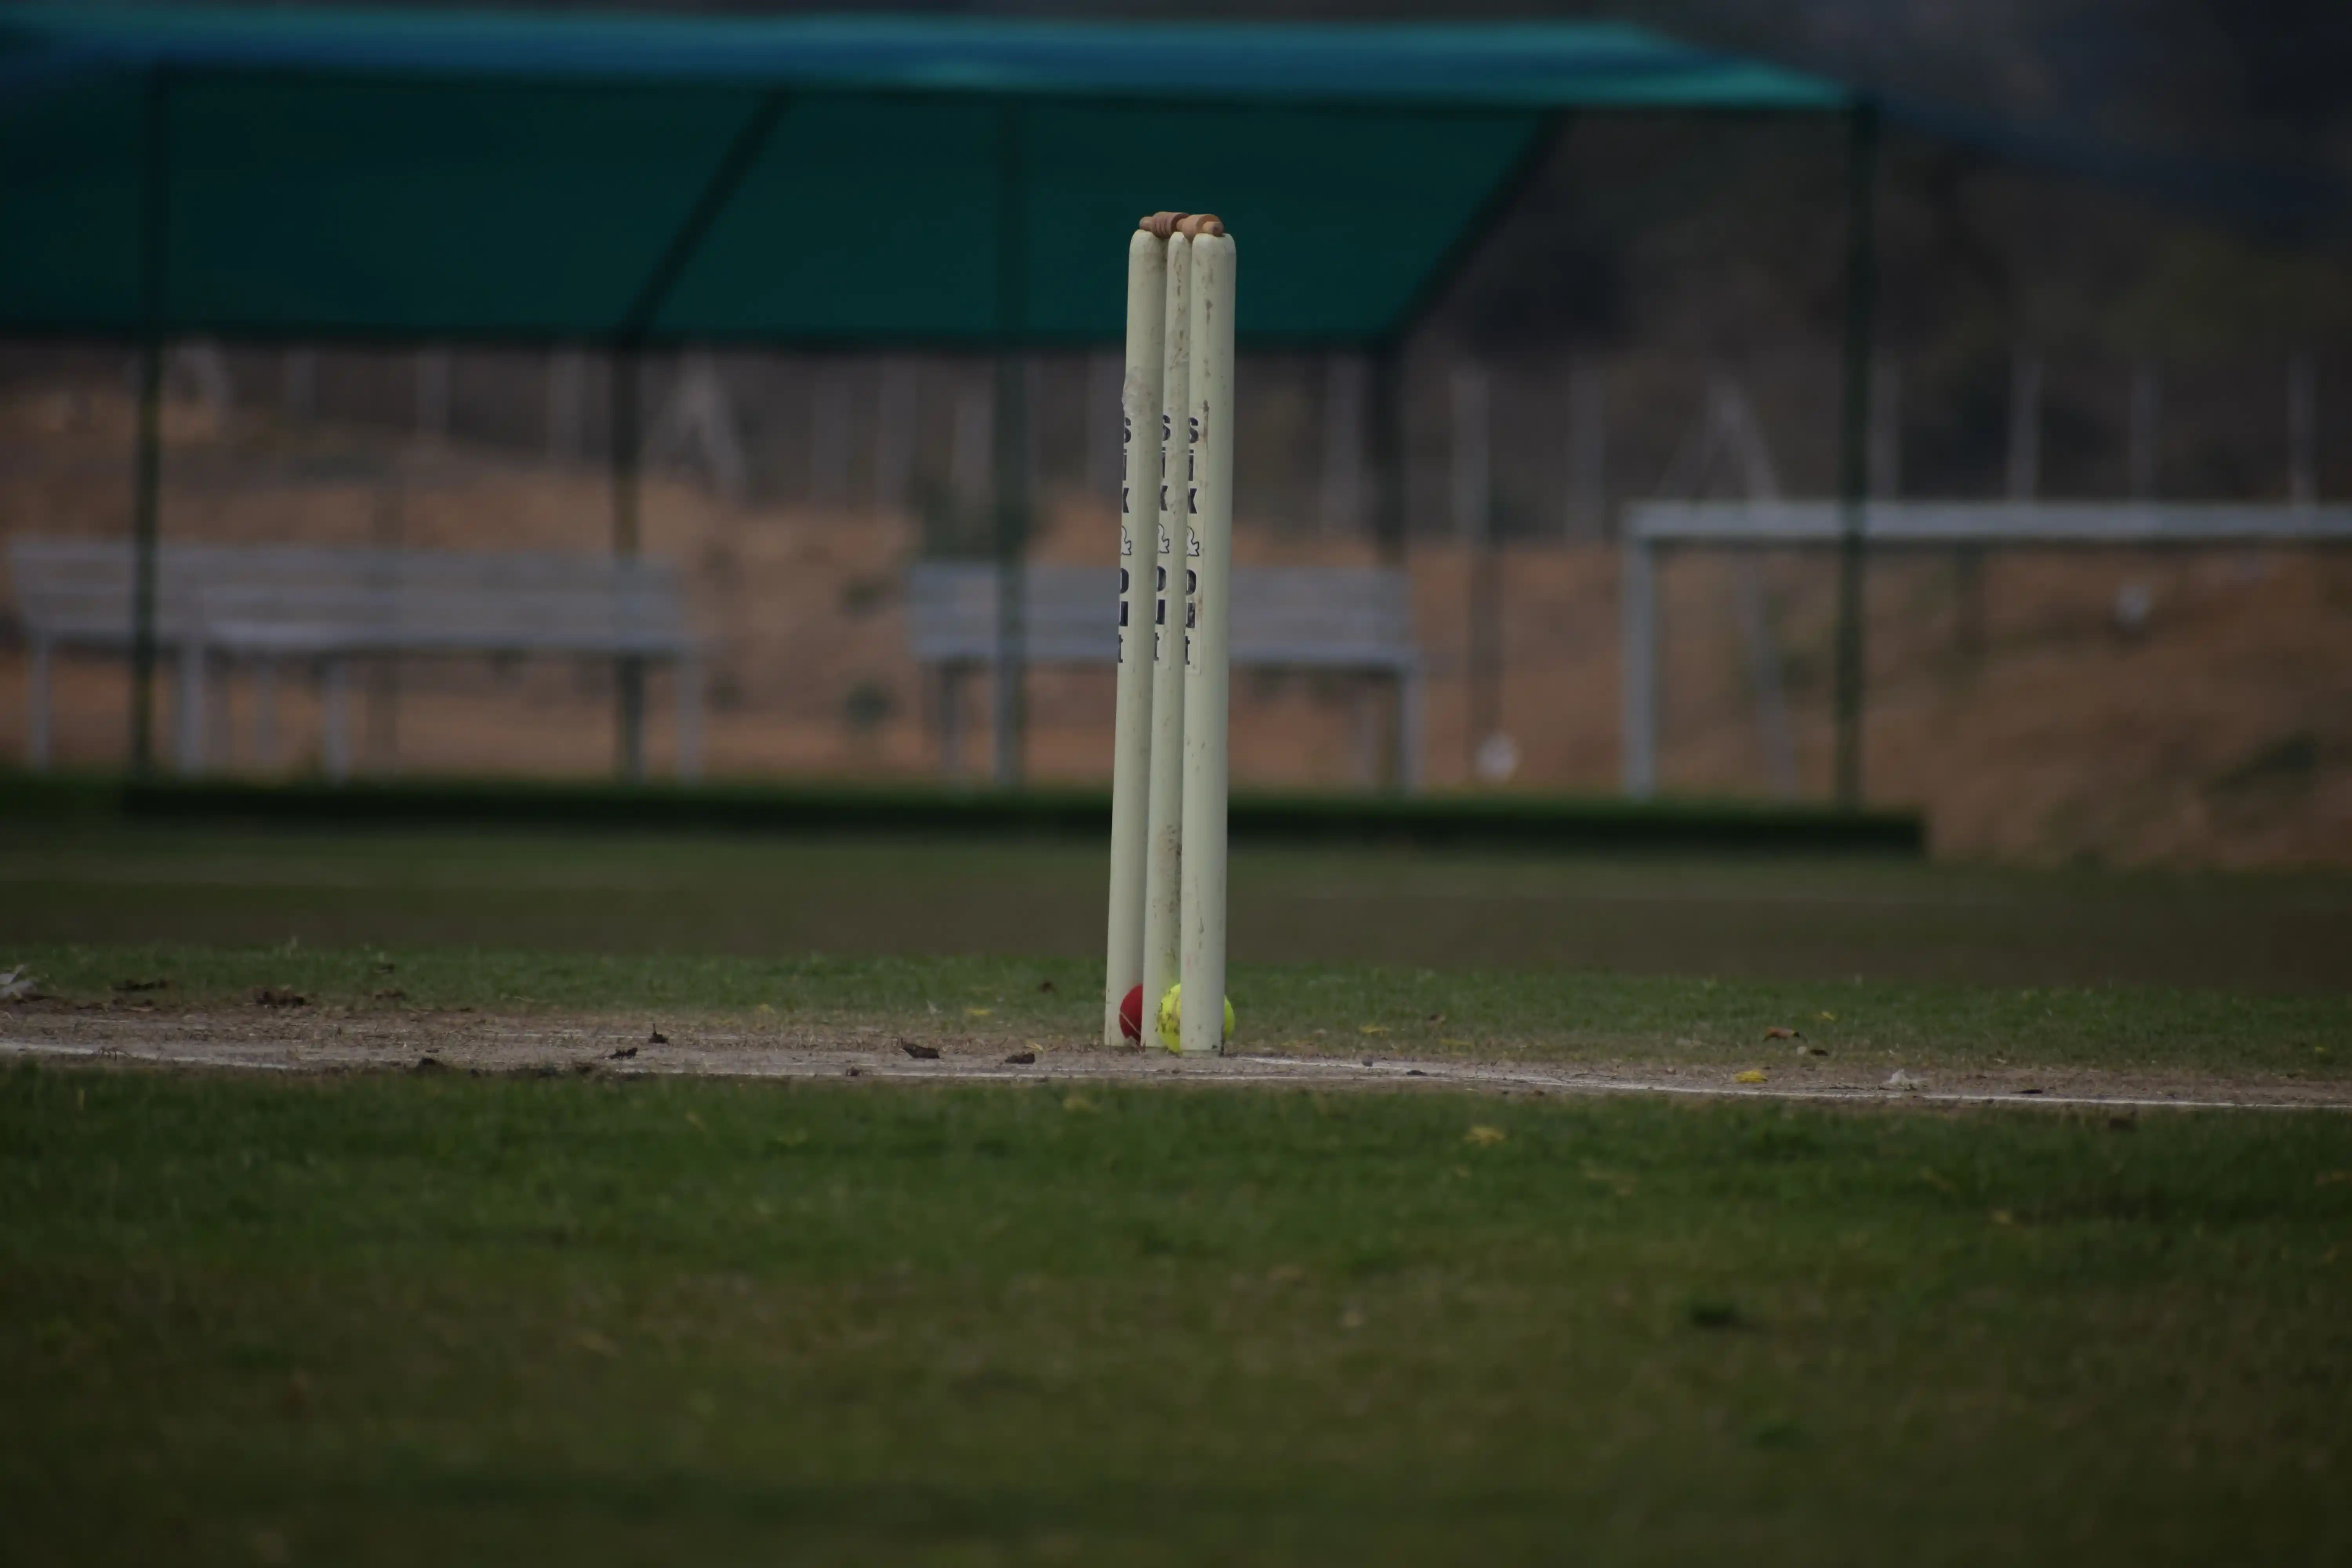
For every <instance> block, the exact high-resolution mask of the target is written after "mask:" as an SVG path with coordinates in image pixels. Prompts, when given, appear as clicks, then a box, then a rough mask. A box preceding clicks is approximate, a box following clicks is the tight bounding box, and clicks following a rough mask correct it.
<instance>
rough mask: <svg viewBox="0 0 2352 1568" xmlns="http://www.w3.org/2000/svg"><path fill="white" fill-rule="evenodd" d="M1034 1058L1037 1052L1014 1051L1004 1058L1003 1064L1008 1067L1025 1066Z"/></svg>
mask: <svg viewBox="0 0 2352 1568" xmlns="http://www.w3.org/2000/svg"><path fill="white" fill-rule="evenodd" d="M1036 1059H1037V1053H1036V1052H1034V1051H1015V1052H1013V1054H1012V1055H1011V1056H1009V1057H1007V1058H1004V1065H1005V1066H1006V1067H1009V1068H1025V1067H1027V1066H1029V1065H1030V1064H1031V1063H1032V1062H1034V1061H1035V1060H1036Z"/></svg>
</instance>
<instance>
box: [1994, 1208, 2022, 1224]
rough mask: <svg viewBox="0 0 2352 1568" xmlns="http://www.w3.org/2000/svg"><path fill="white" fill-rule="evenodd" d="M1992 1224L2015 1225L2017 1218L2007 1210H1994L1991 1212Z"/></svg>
mask: <svg viewBox="0 0 2352 1568" xmlns="http://www.w3.org/2000/svg"><path fill="white" fill-rule="evenodd" d="M1992 1222H1993V1224H1995V1225H2015V1224H2016V1223H2017V1216H2016V1215H2012V1214H2011V1213H2010V1212H2009V1211H2008V1210H2007V1209H1995V1210H1993V1211H1992Z"/></svg>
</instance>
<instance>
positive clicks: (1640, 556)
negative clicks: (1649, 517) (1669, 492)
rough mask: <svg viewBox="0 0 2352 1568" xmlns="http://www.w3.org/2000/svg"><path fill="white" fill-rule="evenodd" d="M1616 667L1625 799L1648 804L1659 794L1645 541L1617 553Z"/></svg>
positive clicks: (1650, 568) (1654, 581) (1652, 603)
mask: <svg viewBox="0 0 2352 1568" xmlns="http://www.w3.org/2000/svg"><path fill="white" fill-rule="evenodd" d="M1618 550H1619V556H1618V562H1619V570H1620V572H1621V573H1622V576H1621V578H1620V584H1621V586H1620V588H1619V591H1618V595H1617V597H1618V616H1619V621H1618V627H1617V636H1618V646H1619V650H1620V651H1619V654H1618V662H1619V665H1620V667H1621V668H1620V675H1619V679H1621V680H1622V683H1623V686H1622V691H1623V696H1622V704H1623V706H1622V718H1621V720H1620V722H1621V723H1622V726H1623V734H1622V742H1621V744H1622V747H1623V750H1624V755H1623V756H1622V759H1620V761H1621V764H1622V767H1623V769H1624V777H1625V793H1626V794H1627V795H1631V796H1632V797H1633V799H1635V800H1647V799H1649V798H1650V797H1651V796H1652V795H1655V794H1657V793H1658V557H1657V552H1656V550H1655V549H1654V547H1653V546H1651V545H1650V544H1649V543H1648V542H1646V541H1644V540H1640V539H1633V538H1628V539H1627V540H1626V541H1625V542H1624V543H1623V544H1622V545H1620V546H1619V547H1618Z"/></svg>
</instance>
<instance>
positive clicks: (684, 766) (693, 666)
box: [670, 658, 702, 784]
mask: <svg viewBox="0 0 2352 1568" xmlns="http://www.w3.org/2000/svg"><path fill="white" fill-rule="evenodd" d="M670 679H671V680H672V681H673V682H674V683H675V684H676V686H677V696H676V698H675V699H674V700H675V701H676V702H677V777H678V782H679V783H681V784H692V783H693V782H694V781H695V780H697V779H698V778H700V777H701V776H702V661H701V660H700V659H698V658H681V659H679V660H677V662H676V663H675V664H673V665H672V666H671V667H670Z"/></svg>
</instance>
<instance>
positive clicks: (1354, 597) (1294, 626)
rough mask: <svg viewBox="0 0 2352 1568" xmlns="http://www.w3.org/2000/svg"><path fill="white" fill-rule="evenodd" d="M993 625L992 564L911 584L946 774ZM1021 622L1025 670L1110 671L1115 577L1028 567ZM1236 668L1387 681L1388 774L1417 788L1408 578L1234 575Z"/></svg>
mask: <svg viewBox="0 0 2352 1568" xmlns="http://www.w3.org/2000/svg"><path fill="white" fill-rule="evenodd" d="M996 617H997V568H996V567H995V565H994V564H992V563H989V562H984V561H925V562H921V563H918V564H917V565H916V566H915V568H914V569H913V571H912V572H911V573H910V574H909V575H908V584H907V626H908V639H909V641H910V642H911V643H912V645H913V648H914V655H915V658H916V661H917V662H918V663H919V664H922V665H925V666H927V667H929V668H933V669H935V670H937V671H938V672H939V689H940V710H939V711H940V760H941V764H942V766H943V768H944V769H945V770H946V771H948V772H950V773H953V771H954V770H955V768H956V766H957V758H958V754H959V751H958V747H959V738H960V736H959V731H960V716H959V713H958V687H959V684H960V681H959V677H960V676H961V675H962V674H964V673H965V672H968V671H972V670H978V669H986V668H993V667H994V665H995V663H996V657H997V624H996ZM1021 621H1022V626H1021V661H1022V663H1023V664H1024V665H1079V666H1092V667H1095V668H1106V669H1107V668H1110V667H1111V666H1112V665H1113V664H1114V663H1115V662H1116V660H1117V659H1118V568H1117V567H1115V566H1030V567H1027V568H1026V569H1025V573H1024V578H1023V592H1022V616H1021ZM1147 646H1148V645H1147ZM1233 663H1234V668H1243V667H1253V668H1261V669H1291V670H1330V671H1336V672H1340V673H1349V674H1359V675H1366V676H1370V677H1373V678H1375V679H1383V680H1388V681H1392V682H1393V683H1394V685H1395V689H1396V697H1397V725H1396V737H1395V738H1396V763H1395V768H1396V773H1395V776H1396V779H1397V781H1398V783H1399V784H1400V785H1401V786H1402V787H1403V788H1405V789H1408V790H1410V789H1413V788H1416V787H1418V785H1419V782H1420V758H1421V728H1422V668H1421V651H1420V648H1419V647H1417V646H1416V645H1415V643H1414V641H1413V631H1412V580H1411V579H1410V578H1409V577H1408V576H1407V575H1406V574H1404V573H1402V572H1401V571H1395V570H1391V569H1389V568H1385V567H1370V566H1240V567H1235V568H1234V613H1233ZM998 721H999V722H1000V723H1001V722H1003V716H1002V715H1000V716H999V718H998Z"/></svg>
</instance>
